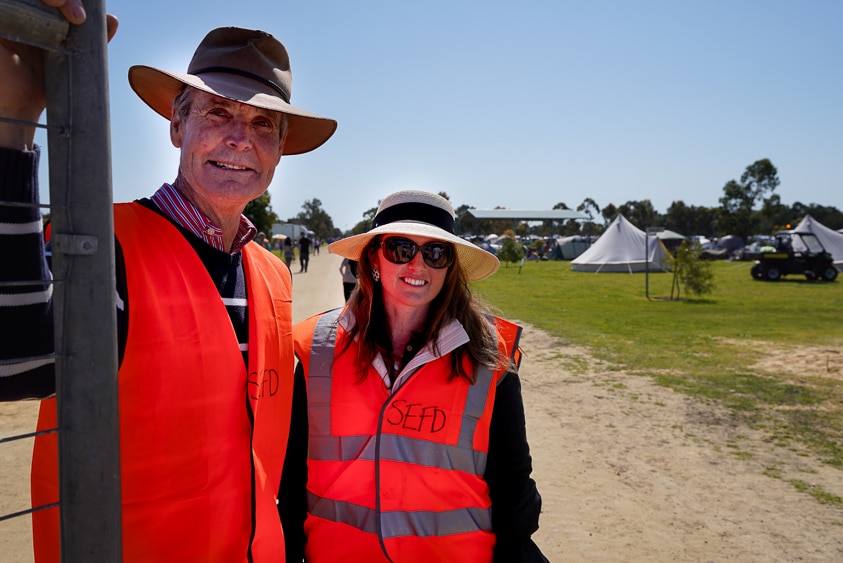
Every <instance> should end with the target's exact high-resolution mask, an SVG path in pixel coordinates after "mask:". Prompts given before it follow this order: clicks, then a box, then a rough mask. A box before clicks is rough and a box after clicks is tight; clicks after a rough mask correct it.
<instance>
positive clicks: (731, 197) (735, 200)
mask: <svg viewBox="0 0 843 563" xmlns="http://www.w3.org/2000/svg"><path fill="white" fill-rule="evenodd" d="M779 183H780V181H779V177H778V170H776V167H775V166H773V163H772V162H770V160H769V159H767V158H762V159H761V160H756V161H755V162H753V163H752V164H750V165H749V166H747V167H746V170H744V173H743V174H741V179H740V182H737V181H735V180H729V181H728V182H726V185H725V186H723V196H722V197H721V198H720V217H719V219H718V223H717V226H718V231H719V232H720V234H722V235H728V234H731V235H737V236H740V237H743V239H744V240H746V239H748V238H749V237H750V236H751V235H753V234H756V233H758V229H759V228H760V227H761V221H760V219H761V216H760V215H759V214H755V213H753V210H754V209H755V205H756V204H757V203H763V202H764V201H765V200H766V199H767V197H768V196H767V194H772V192H773V191H774V190H775V189H776V187H778V185H779ZM769 197H772V196H769Z"/></svg>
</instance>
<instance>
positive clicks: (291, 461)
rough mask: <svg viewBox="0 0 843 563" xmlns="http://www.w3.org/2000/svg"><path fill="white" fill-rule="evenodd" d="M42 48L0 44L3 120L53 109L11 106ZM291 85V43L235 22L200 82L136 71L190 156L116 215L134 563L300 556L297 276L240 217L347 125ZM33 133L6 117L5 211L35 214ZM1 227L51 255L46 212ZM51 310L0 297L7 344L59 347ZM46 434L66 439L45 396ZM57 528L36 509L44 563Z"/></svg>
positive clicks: (41, 302)
mask: <svg viewBox="0 0 843 563" xmlns="http://www.w3.org/2000/svg"><path fill="white" fill-rule="evenodd" d="M76 3H78V2H75V0H74V1H71V0H68V2H67V3H66V6H65V8H66V10H67V12H68V13H71V12H72V6H71V7H68V6H70V5H72V4H76ZM71 19H72V18H71ZM73 23H79V22H78V21H74V22H73ZM32 54H33V53H32V51H31V50H30V51H27V48H25V47H23V46H20V45H17V44H14V43H11V42H8V41H6V42H2V43H0V56H3V57H4V59H3V61H5V60H7V59H6V58H5V57H8V60H15V61H23V64H22V65H21V64H18V65H16V66H15V65H6V64H0V83H3V84H14V85H15V86H14V88H13V89H9V88H3V87H1V86H0V109H3V110H8V113H11V114H13V115H4V117H10V118H13V119H22V118H24V117H25V118H26V119H31V116H32V115H34V116H36V118H37V116H40V114H41V112H42V111H43V109H44V103H43V99H44V98H43V92H40V95H35V96H29V97H28V98H29V99H23V100H19V99H14V98H15V96H17V97H18V98H21V97H22V96H21V95H20V94H19V92H33V91H35V92H37V91H38V90H39V89H43V86H42V84H40V83H39V80H40V76H39V74H40V70H41V68H40V64H38V63H37V62H36V58H37V57H32V56H31V55H32ZM291 76H292V75H291V71H290V61H289V57H288V55H287V51H286V49H285V48H284V46H283V45H282V44H281V43H280V42H279V41H278V40H277V39H275V38H274V37H273V36H272V35H270V34H269V33H266V32H263V31H257V30H250V29H241V28H236V27H225V28H219V29H214V30H213V31H211V32H210V33H208V34H207V36H206V37H205V38H204V39H203V40H202V41H201V43H200V44H199V46H198V48H197V49H196V52H195V54H194V56H193V59H192V60H191V62H190V65H189V67H188V69H187V72H186V73H181V72H174V71H165V70H159V69H156V68H153V67H149V66H134V67H132V68H131V69H130V70H129V82H130V84H131V86H132V88H133V89H134V91H135V92H136V93H137V94H138V96H140V98H141V99H142V100H143V101H144V102H145V103H146V104H148V105H149V106H150V107H151V108H152V109H154V110H155V111H156V112H157V113H159V114H161V115H162V116H164V117H165V118H167V119H168V120H169V121H170V140H171V142H172V143H173V145H175V146H176V147H177V148H179V150H180V160H179V169H178V172H177V174H176V179H175V181H174V182H173V183H172V184H169V183H165V184H163V185H162V186H161V187H160V188H159V189H158V190H157V191H156V192H155V193H154V194H153V195H152V196H151V197H150V198H148V199H142V200H139V201H135V202H132V203H124V204H117V205H115V206H114V224H115V235H116V240H117V254H116V266H117V267H116V270H117V280H118V281H117V287H116V292H117V295H118V299H117V302H118V311H117V315H118V323H117V324H118V334H117V340H118V350H119V355H120V369H119V373H118V378H119V410H120V440H121V443H120V451H121V459H120V465H121V475H120V478H121V493H122V501H123V510H122V546H123V560H124V561H199V560H201V561H226V562H232V561H243V562H245V561H254V562H261V561H281V560H284V557H285V553H286V556H287V558H288V560H291V561H292V560H298V561H301V559H302V553H303V542H304V539H303V530H302V529H301V525H302V522H303V520H304V511H305V503H304V490H305V489H304V482H305V477H306V467H305V454H306V452H305V450H304V449H302V447H301V445H302V444H305V443H306V441H305V439H306V438H302V437H297V436H292V438H291V439H290V440H289V442H288V437H290V427H291V420H292V421H293V422H292V424H293V425H294V426H295V425H296V424H298V423H300V422H301V417H303V416H306V413H305V412H304V411H303V410H297V408H295V407H294V401H293V396H294V383H293V379H294V378H293V361H294V360H293V346H292V340H291V337H290V335H291V323H292V308H291V293H292V291H291V278H290V272H289V270H288V268H287V267H286V266H285V265H284V263H283V262H282V261H281V260H279V259H278V258H277V257H275V256H274V255H272V254H271V253H270V252H267V251H266V250H265V249H264V248H262V247H261V246H260V245H258V244H256V243H254V242H253V238H254V237H255V235H256V233H257V230H256V229H255V227H254V226H253V225H252V224H251V223H250V222H249V221H248V220H247V219H246V218H245V217H244V216H243V215H242V212H243V210H244V208H245V206H246V204H247V203H248V202H249V201H251V200H253V199H255V198H256V197H258V196H260V195H261V194H262V193H263V192H264V191H265V190H266V189H267V187H268V186H269V184H270V182H271V180H272V177H273V174H274V172H275V167H276V166H277V165H278V163H279V161H280V159H281V156H282V155H293V154H301V153H305V152H308V151H311V150H313V149H315V148H317V147H319V146H320V145H321V144H323V143H324V142H325V141H327V140H328V138H329V137H331V135H332V134H333V133H334V131H335V129H336V126H337V124H336V122H335V121H334V120H332V119H328V118H325V117H320V116H318V115H316V114H313V113H310V112H308V111H305V110H303V109H300V108H298V107H296V106H293V105H292V104H291ZM4 97H6V98H5V99H4ZM9 108H12V109H11V110H10V109H9ZM17 108H21V109H20V111H18V109H17ZM13 128H14V130H13ZM22 130H23V135H21V131H22ZM33 138H34V127H31V126H27V127H24V128H21V127H20V126H19V125H18V124H14V125H11V124H10V123H9V122H2V123H0V175H2V176H4V177H6V178H10V179H11V180H10V181H9V182H8V183H6V184H3V188H2V191H1V192H0V200H5V201H22V202H29V203H32V202H35V203H37V202H38V200H39V198H38V191H37V163H38V152H37V149H36V150H31V148H32V141H33ZM6 192H9V193H6ZM2 223H14V224H18V225H24V226H26V225H32V228H31V229H30V228H23V227H21V228H16V229H11V230H4V231H2V232H0V238H2V239H3V240H2V241H0V242H2V243H3V244H0V248H14V249H15V252H16V254H15V255H16V256H19V255H24V254H26V255H28V256H32V257H35V258H37V257H38V256H42V257H43V249H42V246H41V233H40V217H39V216H38V209H37V207H33V208H32V209H29V208H26V207H22V206H17V207H12V208H6V207H0V224H2ZM4 258H6V259H5V260H4V263H7V264H10V263H11V262H12V261H10V260H8V257H6V256H0V259H4ZM39 263H40V262H39V260H27V261H19V262H17V264H18V265H17V266H15V268H16V269H17V270H18V271H16V272H14V273H13V275H14V276H15V277H14V278H13V279H40V274H41V272H40V271H35V272H32V271H31V269H32V268H33V266H32V265H33V264H34V265H35V268H36V270H37V266H38V264H39ZM27 268H29V270H27ZM39 295H41V297H39ZM0 297H2V296H0ZM10 304H11V305H14V309H15V310H14V316H12V315H13V312H12V311H11V309H12V308H13V307H12V306H10ZM50 304H51V294H50V293H49V292H43V294H31V295H30V294H27V296H26V297H25V298H23V297H21V298H20V299H18V298H17V297H14V298H13V299H12V300H11V301H10V300H2V299H0V326H4V327H6V329H4V330H3V334H4V335H5V333H6V331H7V330H9V327H11V326H12V325H13V326H14V332H15V333H16V338H18V339H20V341H21V342H26V343H28V344H27V345H29V346H34V347H35V348H39V347H40V348H39V350H37V351H38V353H41V354H43V353H50V352H52V349H53V348H52V338H53V336H52V323H51V322H49V321H44V320H43V319H46V318H51V316H50V315H49V314H47V315H45V314H44V311H47V312H48V313H49V307H50ZM4 315H5V316H4ZM11 318H14V319H16V320H15V322H14V323H7V322H6V320H7V319H11ZM37 318H40V319H42V320H41V321H38V320H36V319H37ZM71 328H73V327H71ZM32 343H34V344H32ZM16 352H20V350H17V351H16ZM24 355H26V354H24ZM33 355H34V354H33ZM42 364H43V363H42ZM7 371H8V370H7ZM3 375H4V376H7V377H0V399H3V398H5V399H17V398H23V397H36V398H44V397H47V396H49V395H51V394H52V393H54V392H55V383H54V367H53V365H52V364H51V363H50V364H48V365H34V364H33V365H25V363H24V364H21V365H20V366H18V367H16V368H15V371H14V372H12V373H8V374H7V373H5V372H4V373H3ZM299 392H302V393H303V389H300V388H296V393H295V394H296V396H297V397H298V396H299V394H298V393H299ZM296 405H299V403H298V402H296ZM39 424H40V425H41V427H47V428H54V427H55V405H54V404H53V403H52V402H51V401H49V400H48V401H45V402H44V403H43V405H42V409H41V415H40V420H39ZM50 440H51V438H50V437H46V438H45V437H39V438H38V439H37V440H36V445H35V450H34V455H33V504H34V505H35V506H41V505H46V504H49V503H51V502H56V501H57V500H58V491H57V467H56V449H55V440H54V439H52V441H50ZM305 447H306V446H305ZM288 452H289V454H288ZM285 460H286V466H285ZM282 469H284V481H283V483H282V482H281V473H282ZM282 521H283V524H284V529H283V531H282ZM58 528H59V517H58V509H56V508H53V509H47V510H41V511H38V512H36V513H35V514H33V534H34V546H35V556H36V560H37V561H38V562H39V563H41V562H43V561H58V558H59V553H58V549H59V548H58V546H59V530H58Z"/></svg>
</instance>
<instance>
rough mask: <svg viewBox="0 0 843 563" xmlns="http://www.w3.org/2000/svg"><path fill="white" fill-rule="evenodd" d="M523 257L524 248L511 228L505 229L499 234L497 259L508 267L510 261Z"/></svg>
mask: <svg viewBox="0 0 843 563" xmlns="http://www.w3.org/2000/svg"><path fill="white" fill-rule="evenodd" d="M523 257H524V248H523V247H522V246H521V243H519V242H518V241H517V240H515V233H513V232H512V230H509V231H506V232H505V234H504V235H502V236H501V248H500V250H498V260H500V261H501V262H503V263H504V264H505V265H506V267H507V268H508V267H509V263H510V262H513V263H515V262H518V261H519V260H521V259H522V258H523Z"/></svg>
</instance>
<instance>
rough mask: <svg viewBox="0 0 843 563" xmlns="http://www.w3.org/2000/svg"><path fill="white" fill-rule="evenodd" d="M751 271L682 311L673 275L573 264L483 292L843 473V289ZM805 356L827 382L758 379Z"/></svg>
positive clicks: (786, 375)
mask: <svg viewBox="0 0 843 563" xmlns="http://www.w3.org/2000/svg"><path fill="white" fill-rule="evenodd" d="M750 266H751V263H750V262H726V261H717V262H712V263H711V267H712V271H713V273H714V282H715V288H714V291H713V292H712V293H710V294H707V295H705V296H703V297H699V298H698V297H695V296H686V295H684V289H683V295H682V300H679V301H670V300H667V299H666V297H668V296H669V295H670V287H671V283H672V277H673V276H672V274H670V273H656V274H654V273H651V274H650V275H649V276H645V274H643V273H640V274H606V273H602V274H594V273H587V272H573V271H571V265H570V262H567V261H549V262H535V261H533V262H527V263H525V264H524V266H523V267H522V268H519V266H518V265H517V264H509V267H506V266H502V267H501V269H500V270H499V271H498V273H497V274H495V275H494V276H492V277H491V278H490V279H488V280H483V281H481V282H478V283H476V284H475V285H474V286H473V289H474V290H475V291H476V292H477V294H478V295H480V296H481V297H483V298H484V299H486V300H487V301H488V302H489V303H490V304H492V305H493V306H494V307H495V308H496V309H499V310H500V312H501V313H502V314H503V316H505V317H507V318H510V319H519V320H522V321H525V322H528V323H530V324H532V325H534V326H536V327H539V328H542V329H544V330H546V331H548V332H549V333H551V334H553V335H555V336H558V337H561V338H563V339H565V340H567V341H570V342H572V343H574V344H579V345H584V346H587V347H588V348H589V349H590V351H591V353H592V354H593V355H594V356H595V357H597V358H599V359H601V360H603V361H606V362H608V363H609V364H610V365H612V366H616V369H619V370H621V369H622V370H623V371H624V372H626V373H630V374H634V375H641V376H648V377H652V378H653V379H654V380H655V381H656V382H657V383H659V384H661V385H665V386H668V387H670V388H672V389H675V390H677V391H680V392H683V393H687V394H691V395H694V396H697V397H700V398H705V399H707V400H712V401H717V402H718V403H720V404H723V405H725V406H727V407H729V408H730V409H732V410H733V412H735V413H736V414H737V415H738V416H739V417H740V418H741V419H743V420H744V421H745V422H746V423H747V424H749V425H751V426H753V427H754V428H760V429H762V430H764V431H765V432H766V433H767V434H768V436H769V437H770V439H771V440H773V441H775V442H776V443H779V444H781V445H786V446H788V447H792V448H799V449H802V450H804V451H805V452H806V455H812V456H816V457H817V458H818V459H819V460H821V461H822V462H823V463H827V464H830V465H832V466H835V467H838V468H841V469H843V372H841V369H842V368H841V363H842V362H843V277H841V278H839V279H838V281H835V282H832V283H827V282H808V281H807V280H805V279H804V278H803V277H801V276H799V277H797V276H789V277H788V278H785V279H784V280H783V281H780V282H762V281H755V280H753V279H752V277H751V276H750V273H749V269H750ZM645 283H646V284H647V285H648V291H647V292H646V294H649V297H650V299H648V298H647V297H646V294H645ZM806 347H817V351H816V353H817V354H827V355H828V357H827V358H826V359H825V361H826V362H827V364H828V373H827V374H819V375H816V374H815V375H794V370H793V369H789V370H785V369H782V370H781V372H777V371H773V372H770V371H769V370H759V369H757V368H753V367H752V366H753V365H754V364H756V363H757V362H759V361H760V360H763V359H764V358H765V357H768V356H769V355H770V354H771V353H773V352H777V353H782V351H784V352H788V351H789V352H793V353H792V354H790V356H788V354H786V353H784V354H782V355H781V357H782V358H783V359H782V363H783V365H784V363H787V362H791V361H793V362H797V361H799V360H798V359H796V358H797V357H798V354H797V353H796V352H797V351H801V352H802V353H804V351H805V350H806ZM823 349H824V350H823ZM791 368H792V366H791ZM796 373H798V369H797V370H796ZM838 500H839V499H838Z"/></svg>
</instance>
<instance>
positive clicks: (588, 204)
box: [577, 197, 600, 236]
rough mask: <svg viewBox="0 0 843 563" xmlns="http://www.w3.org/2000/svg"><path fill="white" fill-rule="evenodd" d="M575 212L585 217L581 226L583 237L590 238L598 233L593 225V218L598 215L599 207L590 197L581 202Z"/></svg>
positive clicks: (596, 227) (597, 229)
mask: <svg viewBox="0 0 843 563" xmlns="http://www.w3.org/2000/svg"><path fill="white" fill-rule="evenodd" d="M577 211H579V212H580V213H582V214H583V215H585V216H586V217H587V219H586V220H585V222H584V223H583V225H582V231H583V234H584V235H585V236H592V235H595V234H597V233H599V232H600V229H599V228H598V226H597V225H596V224H595V223H594V218H595V217H597V216H599V215H600V206H599V205H597V202H596V201H594V200H593V199H591V198H590V197H587V198H585V199H584V200H582V203H581V204H579V205H578V206H577Z"/></svg>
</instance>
